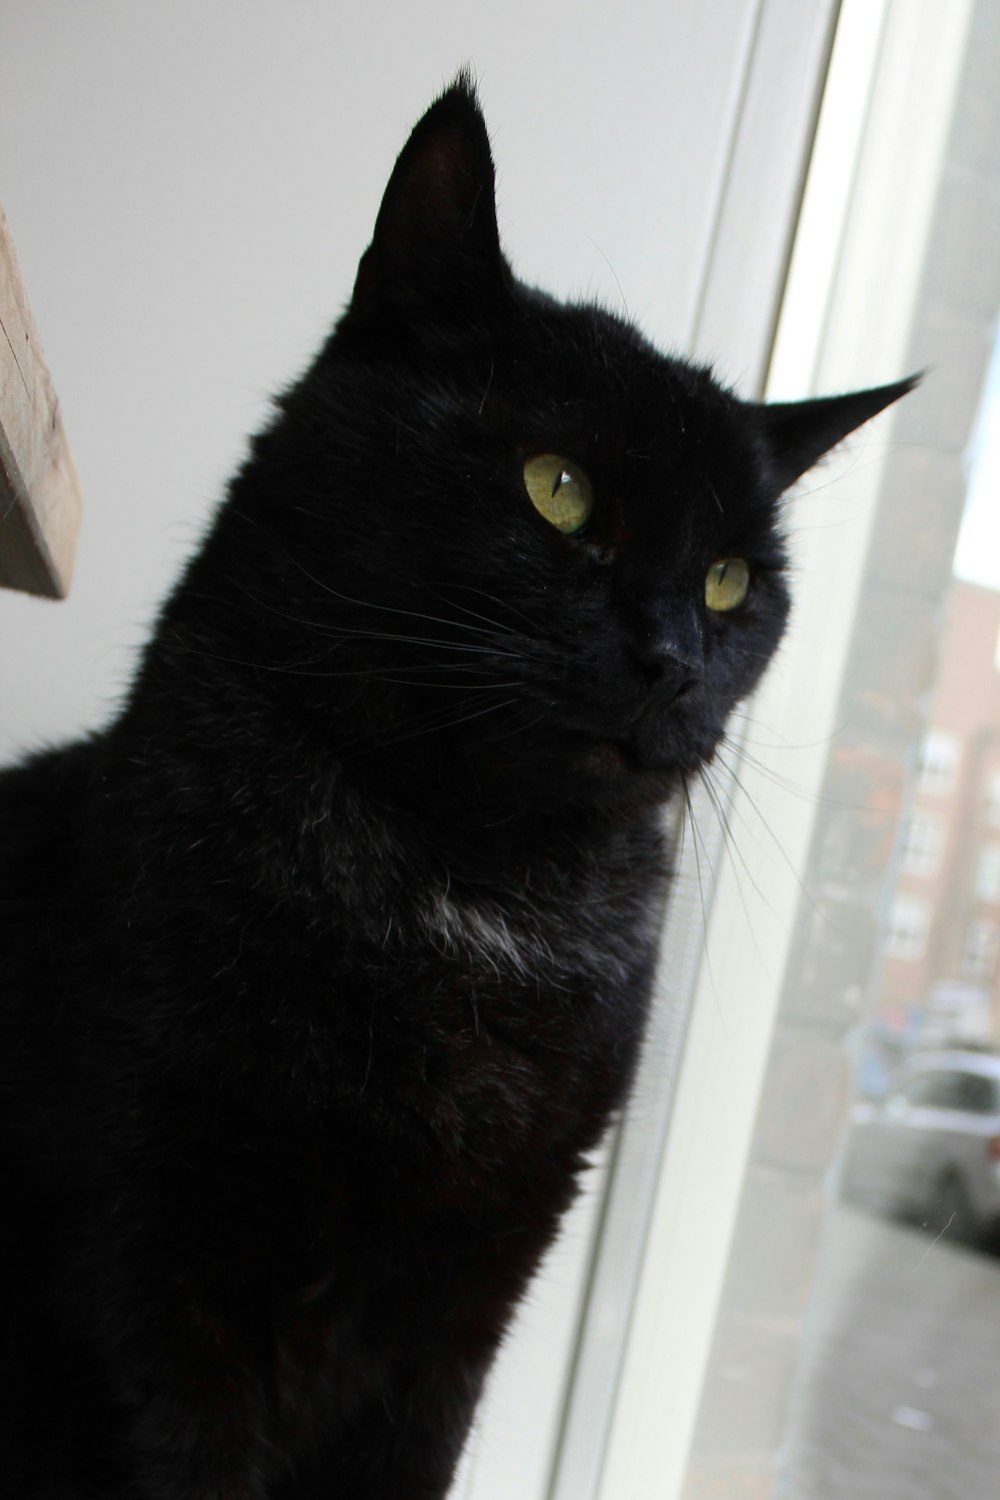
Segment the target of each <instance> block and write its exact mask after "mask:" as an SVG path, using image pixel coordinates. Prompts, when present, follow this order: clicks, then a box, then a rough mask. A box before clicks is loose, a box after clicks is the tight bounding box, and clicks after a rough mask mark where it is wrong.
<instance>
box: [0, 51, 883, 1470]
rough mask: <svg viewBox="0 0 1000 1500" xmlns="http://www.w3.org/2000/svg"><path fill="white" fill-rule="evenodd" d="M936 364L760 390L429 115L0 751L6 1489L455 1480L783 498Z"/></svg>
mask: <svg viewBox="0 0 1000 1500" xmlns="http://www.w3.org/2000/svg"><path fill="white" fill-rule="evenodd" d="M906 388H907V385H906V383H904V384H902V385H899V386H894V387H888V388H885V389H884V390H880V391H876V392H869V393H864V394H862V395H860V396H852V397H844V398H838V399H837V400H834V401H830V402H825V403H824V402H819V403H808V402H807V403H803V404H802V405H801V406H797V407H786V408H781V409H779V410H777V411H774V410H772V411H770V412H769V411H768V409H766V408H761V407H757V406H754V405H751V404H746V403H742V402H740V401H739V400H737V399H736V397H735V396H733V395H732V394H731V393H729V392H727V391H726V390H724V389H722V388H721V387H720V386H719V385H717V384H716V383H715V382H714V381H713V379H712V378H711V376H710V375H709V374H708V373H707V372H706V371H704V370H700V369H695V368H692V367H691V366H689V365H687V364H685V363H683V362H680V361H677V360H672V359H667V358H664V357H663V356H662V355H660V354H659V353H657V352H656V350H654V349H653V348H652V347H651V346H650V345H649V344H648V343H646V342H645V341H644V339H643V338H642V337H641V336H640V335H639V333H638V332H637V331H636V330H635V329H634V328H633V327H631V326H629V325H628V324H627V323H624V322H622V321H621V320H619V319H618V318H615V317H612V316H611V315H610V314H608V313H606V312H604V311H601V310H600V309H597V308H594V307H590V306H564V305H561V304H559V303H557V302H555V301H553V300H552V299H550V298H549V297H546V296H543V295H542V294H540V293H538V292H535V291H532V290H529V289H528V288H527V287H525V286H523V285H521V284H519V283H518V282H517V281H516V280H515V279H514V277H513V276H512V273H511V271H510V268H509V266H508V264H507V262H506V260H505V259H504V257H503V255H502V254H501V251H500V247H499V244H498V241H497V232H496V216H495V209H494V201H493V166H492V161H491V159H490V152H489V145H488V141H487V136H486V131H485V127H484V125H483V121H482V117H481V115H480V113H479V109H478V106H477V104H476V101H475V97H474V95H473V93H472V91H471V88H470V87H469V85H468V84H467V83H466V82H465V81H464V80H460V81H459V82H458V83H457V84H456V85H455V86H454V87H453V88H452V89H450V90H449V91H448V92H447V93H446V94H445V95H444V96H443V97H442V98H441V99H440V100H439V101H438V102H437V103H436V104H435V105H434V106H433V107H432V109H431V110H430V111H429V112H428V114H427V115H426V116H425V117H424V119H423V120H422V121H421V122H420V124H419V125H418V126H417V127H416V129H415V131H414V133H413V136H412V138H411V140H410V142H409V143H408V145H407V146H406V148H405V150H404V152H403V154H402V156H401V157H400V160H399V163H398V164H397V167H396V170H395V172H394V174H393V177H392V180H391V182H390V184H389V187H388V189H387V191H386V195H385V199H384V202H383V205H382V209H381V211H380V214H379V217H378V223H377V226H376V232H375V238H374V240H373V243H372V245H371V247H370V248H369V250H368V251H367V253H366V254H365V256H364V258H363V259H362V262H361V266H360V269H359V273H358V280H357V284H356V287H355V291H354V296H353V298H352V302H351V304H350V307H349V308H348V310H347V312H346V314H345V315H344V317H343V319H342V320H341V322H340V323H339V325H338V327H337V328H336V330H335V332H334V334H333V336H332V337H331V338H330V340H329V342H328V343H327V345H326V347H325V348H324V349H323V350H322V351H321V353H320V354H319V356H318V358H317V359H316V361H315V363H314V365H313V366H312V368H311V369H310V370H309V371H308V372H307V374H306V375H305V377H304V378H303V379H302V380H301V382H300V383H299V384H298V385H296V386H295V388H294V389H292V390H291V391H290V392H289V393H288V394H287V395H286V396H285V397H284V398H283V399H282V400H281V401H280V402H279V403H278V409H277V414H276V417H275V420H274V422H273V425H272V426H271V427H270V428H269V429H268V430H267V431H266V432H265V433H264V434H263V435H262V436H261V437H259V438H258V439H257V440H256V442H255V443H254V445H253V450H252V454H251V457H250V459H249V461H248V462H247V463H246V465H245V466H244V468H243V470H242V472H240V473H239V474H238V475H237V477H236V478H235V480H234V481H233V484H232V486H231V490H230V494H229V497H228V499H227V502H226V504H225V505H224V506H223V508H222V509H221V511H220V513H219V515H218V517H217V519H216V522H215V524H214V527H213V529H212V531H211V533H210V535H209V536H208V539H207V541H206V542H205V544H204V546H203V547H202V549H201V551H200V552H199V554H198V555H197V556H196V557H195V559H194V560H193V562H192V563H191V565H190V567H189V568H188V570H187V573H186V575H185V577H184V578H183V580H182V581H181V583H180V585H179V586H178V588H177V590H176V592H175V593H174V595H173V597H172V598H171V599H170V601H169V602H168V604H167V606H166V608H165V609H164V611H163V614H162V617H161V619H160V621H159V624H158V626H157V628H156V631H155V633H154V635H153V638H152V640H151V642H150V644H149V646H148V649H147V651H146V653H145V657H144V659H143V662H142V665H141V669H140V671H139V673H138V676H137V679H136V681H135V684H134V687H133V689H132V691H131V693H130V695H129V698H128V701H127V702H126V704H125V706H124V708H123V709H122V712H121V714H120V715H119V717H118V718H117V719H116V721H115V722H114V723H112V724H111V725H110V727H109V728H108V729H107V730H106V731H105V732H104V733H102V734H99V735H96V736H94V737H93V738H91V739H88V740H86V741H83V742H80V743H78V744H75V745H72V746H70V747H68V748H66V749H61V750H55V751H51V752H48V753H45V754H42V755H38V756H36V757H35V758H33V759H31V760H29V761H27V762H26V763H25V764H23V765H22V766H20V767H18V768H16V769H13V770H11V771H9V772H7V773H6V774H5V776H4V777H3V778H2V780H0V819H2V823H0V828H2V833H0V839H2V843H0V849H2V870H0V902H2V907H0V910H2V917H3V937H2V951H0V966H2V970H0V997H2V1024H3V1033H2V1046H0V1058H2V1063H0V1068H2V1074H0V1087H2V1092H0V1108H2V1119H0V1125H2V1144H3V1153H4V1155H3V1161H4V1166H3V1172H4V1177H3V1207H4V1212H3V1220H2V1228H0V1258H2V1265H0V1275H2V1285H3V1286H4V1287H5V1289H6V1292H7V1308H6V1311H5V1316H4V1318H3V1333H2V1339H3V1354H2V1360H0V1431H2V1448H0V1489H2V1491H3V1493H4V1494H8V1495H11V1496H12V1497H23V1500H29V1497H30V1500H40V1497H44V1500H56V1497H63V1500H81V1497H84V1496H89V1497H97V1496H101V1497H109V1500H112V1497H113V1500H265V1497H267V1500H293V1497H294V1500H319V1497H320V1496H323V1497H327V1500H328V1497H331V1496H333V1495H337V1496H344V1497H348V1496H349V1497H351V1500H439V1497H441V1496H443V1495H444V1494H445V1491H446V1489H447V1487H448V1484H449V1480H450V1476H451V1474H452V1471H453V1467H454V1464H455V1462H456V1459H457V1457H458V1454H459V1452H460V1450H461V1447H462V1443H463V1441H464V1438H465V1435H466V1431H467V1428H468V1424H469V1421H470V1418H471V1415H472V1411H473V1408H474V1405H475V1402H476V1399H477V1396H478V1394H479V1390H480V1386H481V1383H482V1380H483V1377H484V1374H485V1372H486V1370H487V1368H488V1366H489V1364H490V1361H491V1360H492V1358H493V1355H494V1352H495V1350H496V1347H497V1343H498V1340H499V1338H500V1336H501V1333H502V1331H503V1329H504V1326H505V1324H506V1322H507V1320H508V1318H509V1316H510V1312H511V1310H512V1308H513V1306H514V1304H515V1303H516V1300H517V1298H518V1296H519V1295H520V1293H521V1291H522V1289H523V1288H524V1286H525V1283H526V1281H527V1279H528V1278H529V1277H530V1275H531V1273H532V1270H533V1268H534V1267H535V1265H536V1264H537V1261H538V1259H539V1256H540V1254H541V1252H542V1250H543V1248H544V1247H545V1245H546V1244H547V1243H548V1241H549V1240H550V1238H551V1236H552V1235H553V1233H554V1231H555V1228H556V1226H557V1223H558V1220H559V1217H560V1215H561V1213H562V1212H563V1210H564V1209H565V1208H566V1206H567V1204H568V1203H569V1201H570V1199H571V1198H572V1195H573V1192H574V1183H575V1179H576V1177H577V1175H578V1173H579V1171H580V1169H581V1166H582V1165H583V1163H584V1161H585V1159H586V1156H587V1153H588V1152H589V1151H591V1149H592V1148H593V1147H594V1145H595V1144H596V1143H597V1141H598V1140H599V1138H600V1136H601V1134H602V1132H603V1130H604V1129H605V1127H606V1125H607V1123H608V1120H609V1117H610V1116H611V1114H612V1112H613V1111H614V1110H615V1109H616V1108H617V1107H618V1106H619V1105H620V1104H621V1102H622V1100H623V1098H624V1096H625V1093H626V1091H627V1089H628V1085H629V1081H630V1078H631V1076H632V1073H633V1070H634V1067H635V1061H636V1054H637V1051H638V1048H639V1044H640V1039H641V1036H642V1031H643V1023H644V1017H645V1011H646V1004H647V996H648V993H649V986H650V974H651V970H652V966H653V962H654V956H655V946H656V934H657V927H658V922H659V917H660V913H661V907H662V903H663V899H664V892H665V885H666V880H667V873H668V868H667V867H668V858H667V852H666V850H665V848H664V843H663V839H662V836H661V832H660V822H659V809H660V806H661V804H662V803H663V802H664V801H665V800H666V799H667V798H668V797H670V796H671V795H672V794H673V793H674V792H675V791H677V790H678V789H679V787H680V785H681V783H682V782H683V780H684V779H685V778H686V777H689V776H691V775H693V774H695V773H696V772H697V771H698V769H699V768H700V767H701V766H703V765H704V764H705V763H706V762H707V761H709V760H710V759H711V757H712V754H713V750H714V748H715V746H716V744H717V742H718V740H719V737H720V735H721V734H722V730H723V724H724V721H725V719H726V716H727V714H728V713H729V711H730V709H731V708H732V707H733V705H734V704H735V703H736V702H737V701H738V700H739V699H741V698H742V697H743V696H744V695H745V694H746V693H748V692H749V691H750V690H751V689H752V688H753V686H754V684H755V683H756V682H757V680H758V678H759V676H760V674H761V672H762V670H763V668H764V666H765V665H766V663H767V661H768V659H769V657H770V656H771V654H772V653H773V651H774V649H775V647H776V645H777V643H778V640H779V638H780V636H781V633H782V629H783V627H784V623H785V617H786V612H787V603H788V601H787V593H786V587H785V583H784V580H783V567H784V561H785V557H784V550H783V547H782V542H781V537H780V534H779V531H778V526H777V520H778V502H779V498H780V494H781V491H782V489H784V487H785V486H787V485H788V484H789V483H791V482H792V480H793V479H794V478H795V477H796V476H797V475H798V474H799V473H801V472H802V471H803V470H804V469H805V468H806V467H808V465H809V464H811V463H812V462H814V461H815V459H816V458H817V457H818V456H819V454H820V453H821V452H823V451H825V449H827V448H829V447H830V446H831V445H832V444H833V443H835V442H837V441H838V440H839V439H840V438H841V437H843V436H844V435H845V433H847V432H848V431H850V430H851V429H852V428H853V427H855V426H857V425H858V423H860V422H861V421H864V420H865V419H866V418H867V417H869V416H871V415H873V414H874V412H875V411H877V410H879V409H880V408H881V407H882V406H884V405H886V404H888V402H890V401H892V400H894V399H895V398H896V397H897V396H899V395H901V394H902V393H903V391H904V390H905V389H906ZM538 452H555V453H558V454H563V455H569V456H570V457H571V458H573V459H574V460H575V461H576V462H577V463H579V464H582V465H583V467H584V468H585V469H586V471H587V472H588V473H589V475H590V477H591V479H592V481H593V486H594V492H595V495H596V506H595V510H594V514H593V517H592V520H591V522H590V525H589V527H588V528H587V530H586V531H585V532H583V533H581V535H579V536H569V535H564V534H563V533H561V532H559V531H557V530H556V529H555V528H554V527H553V526H551V525H550V524H549V523H548V522H547V521H545V520H544V519H542V517H541V516H540V515H539V514H538V513H537V512H536V511H535V509H534V508H533V506H532V504H531V503H530V501H529V500H528V497H527V494H526V492H525V488H524V483H523V478H522V470H523V465H524V461H525V458H526V457H528V456H530V455H531V454H533V453H538ZM730 556H737V557H741V558H745V559H747V560H748V561H749V563H750V565H751V571H752V581H751V588H750V593H749V596H748V598H747V600H746V602H745V604H743V605H742V606H741V607H740V608H738V609H736V610H733V611H732V612H730V613H725V614H722V613H712V612H711V611H709V610H707V609H706V607H705V601H704V590H705V576H706V571H707V570H708V568H709V567H710V566H711V565H712V563H713V562H714V561H716V560H717V559H719V558H725V557H730Z"/></svg>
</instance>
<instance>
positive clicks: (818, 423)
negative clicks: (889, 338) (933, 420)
mask: <svg viewBox="0 0 1000 1500" xmlns="http://www.w3.org/2000/svg"><path fill="white" fill-rule="evenodd" d="M919 381H920V376H919V375H913V376H911V377H910V378H909V379H908V380H899V381H896V383H895V384H894V385H880V386H876V387H875V388H874V389H873V390H869V391H851V392H850V393H849V394H848V395H846V396H820V397H817V398H815V399H814V400H811V401H789V402H777V403H773V404H771V405H768V406H765V405H759V404H758V405H754V406H753V407H752V411H753V413H754V418H755V424H756V427H757V430H758V432H759V433H760V435H761V436H762V438H763V440H764V445H765V448H766V450H767V454H768V459H769V470H770V476H771V481H772V484H773V487H774V491H775V493H776V494H780V493H781V491H782V490H786V489H787V488H788V486H789V485H790V484H794V482H795V480H796V479H798V478H800V477H801V475H803V474H805V473H806V471H807V470H809V469H811V468H812V466H813V464H814V463H816V461H817V459H820V458H822V456H823V454H824V453H829V451H830V449H831V448H835V447H836V446H837V444H838V443H839V442H841V441H842V440H843V439H844V438H845V437H847V436H848V434H849V433H851V432H854V431H855V429H856V428H858V427H861V426H862V425H863V424H864V423H865V422H867V421H869V420H870V419H871V418H872V417H874V416H876V415H877V414H878V413H879V412H880V411H884V410H885V408H886V407H887V406H891V405H892V403H893V402H894V401H898V400H899V399H900V397H901V396H905V395H907V393H908V392H909V391H912V390H913V388H914V386H916V385H917V384H919Z"/></svg>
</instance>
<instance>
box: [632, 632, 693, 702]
mask: <svg viewBox="0 0 1000 1500" xmlns="http://www.w3.org/2000/svg"><path fill="white" fill-rule="evenodd" d="M635 655H636V659H637V661H638V663H639V667H640V670H641V671H642V675H643V677H644V678H645V680H646V687H647V688H648V690H649V692H650V695H651V696H652V697H654V698H655V699H656V701H657V703H658V704H659V705H660V707H661V708H668V707H669V706H670V704H671V703H676V701H677V699H678V698H683V697H684V695H685V693H689V692H690V691H691V689H692V688H695V687H697V686H698V683H699V682H700V681H701V663H700V662H693V661H688V660H686V659H685V658H684V657H683V656H681V655H680V654H679V653H677V652H675V651H671V650H670V649H669V648H664V647H662V646H661V647H658V648H656V649H653V650H649V649H647V650H642V649H639V650H636V652H635Z"/></svg>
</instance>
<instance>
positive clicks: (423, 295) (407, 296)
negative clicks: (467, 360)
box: [349, 73, 510, 325]
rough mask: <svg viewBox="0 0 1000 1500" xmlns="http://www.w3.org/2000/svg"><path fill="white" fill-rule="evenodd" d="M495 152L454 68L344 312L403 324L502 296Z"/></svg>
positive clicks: (407, 153)
mask: <svg viewBox="0 0 1000 1500" xmlns="http://www.w3.org/2000/svg"><path fill="white" fill-rule="evenodd" d="M509 285H510V269H509V267H508V265H507V263H506V261H505V260H504V257H503V254H502V252H501V249H500V239H499V235H498V233H497V220H496V201H495V195H494V172H493V157H492V155H491V152H490V143H489V137H488V135H487V133H486V123H485V121H484V119H483V115H482V111H481V110H480V108H479V102H478V100H477V98H476V93H475V89H474V87H473V84H472V80H471V78H470V77H469V75H468V74H466V73H462V74H460V75H459V77H458V78H457V80H456V81H455V83H454V84H452V86H451V87H450V88H449V89H447V90H446V91H445V93H443V94H442V95H441V97H440V98H439V99H438V100H436V102H435V103H434V104H432V105H431V107H430V109H429V110H428V111H427V113H426V114H425V115H424V116H423V118H422V119H421V120H420V121H419V122H418V124H417V125H416V126H415V127H414V130H413V133H412V134H411V136H410V138H409V140H408V141H407V143H406V145H405V146H404V147H403V150H402V152H401V153H400V156H399V159H398V161H397V162H396V166H395V168H394V170H393V173H392V176H391V177H390V179H389V185H388V187H387V188H386V190H385V195H384V197H383V199H382V206H381V208H380V209H379V213H378V218H377V219H376V221H375V233H374V236H373V237H372V242H371V244H370V245H369V247H368V249H367V250H366V251H365V253H364V255H363V256H362V257H361V263H360V265H359V267H358V275H357V280H356V282H355V285H354V293H353V296H352V298H351V305H350V309H349V316H350V319H351V321H352V322H355V321H365V322H367V321H369V320H375V321H378V322H383V323H385V322H388V323H395V324H398V323H399V322H400V321H402V322H404V323H408V324H411V325H412V324H414V323H419V322H421V321H423V320H427V319H431V320H435V319H441V318H449V317H456V316H467V315H468V314H469V313H470V312H473V311H475V310H477V309H478V310H480V311H482V310H483V307H484V305H486V304H488V303H490V302H494V301H496V299H497V298H502V297H503V296H504V295H505V294H506V292H507V289H508V287H509Z"/></svg>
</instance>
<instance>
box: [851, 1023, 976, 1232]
mask: <svg viewBox="0 0 1000 1500" xmlns="http://www.w3.org/2000/svg"><path fill="white" fill-rule="evenodd" d="M840 1185H841V1193H842V1195H843V1196H844V1197H846V1198H849V1199H852V1200H854V1201H861V1202H864V1203H866V1204H869V1205H871V1206H872V1207H875V1208H878V1209H880V1210H881V1211H882V1212H885V1213H893V1214H901V1215H903V1214H905V1215H907V1216H912V1217H914V1218H919V1219H920V1221H921V1222H923V1223H926V1224H929V1225H931V1226H933V1227H936V1228H938V1229H940V1230H943V1231H946V1232H947V1233H948V1234H949V1236H954V1237H955V1238H957V1239H967V1240H972V1241H974V1242H977V1243H981V1244H984V1245H986V1244H988V1245H990V1246H991V1247H996V1246H997V1245H1000V1056H996V1055H995V1054H992V1053H986V1052H982V1053H980V1052H959V1051H953V1052H934V1053H925V1054H923V1055H921V1056H920V1057H919V1058H914V1059H912V1060H911V1061H910V1062H909V1063H908V1064H906V1065H905V1066H904V1067H903V1068H902V1069H901V1070H900V1071H899V1072H898V1073H897V1074H895V1075H894V1077H893V1079H892V1082H891V1084H890V1087H889V1090H888V1092H887V1094H886V1096H885V1098H884V1099H882V1100H881V1101H880V1102H879V1103H871V1102H865V1103H861V1104H856V1105H855V1106H854V1109H853V1111H852V1114H851V1121H850V1127H849V1130H848V1134H847V1140H846V1143H845V1148H844V1156H843V1159H842V1165H841V1174H840Z"/></svg>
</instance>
